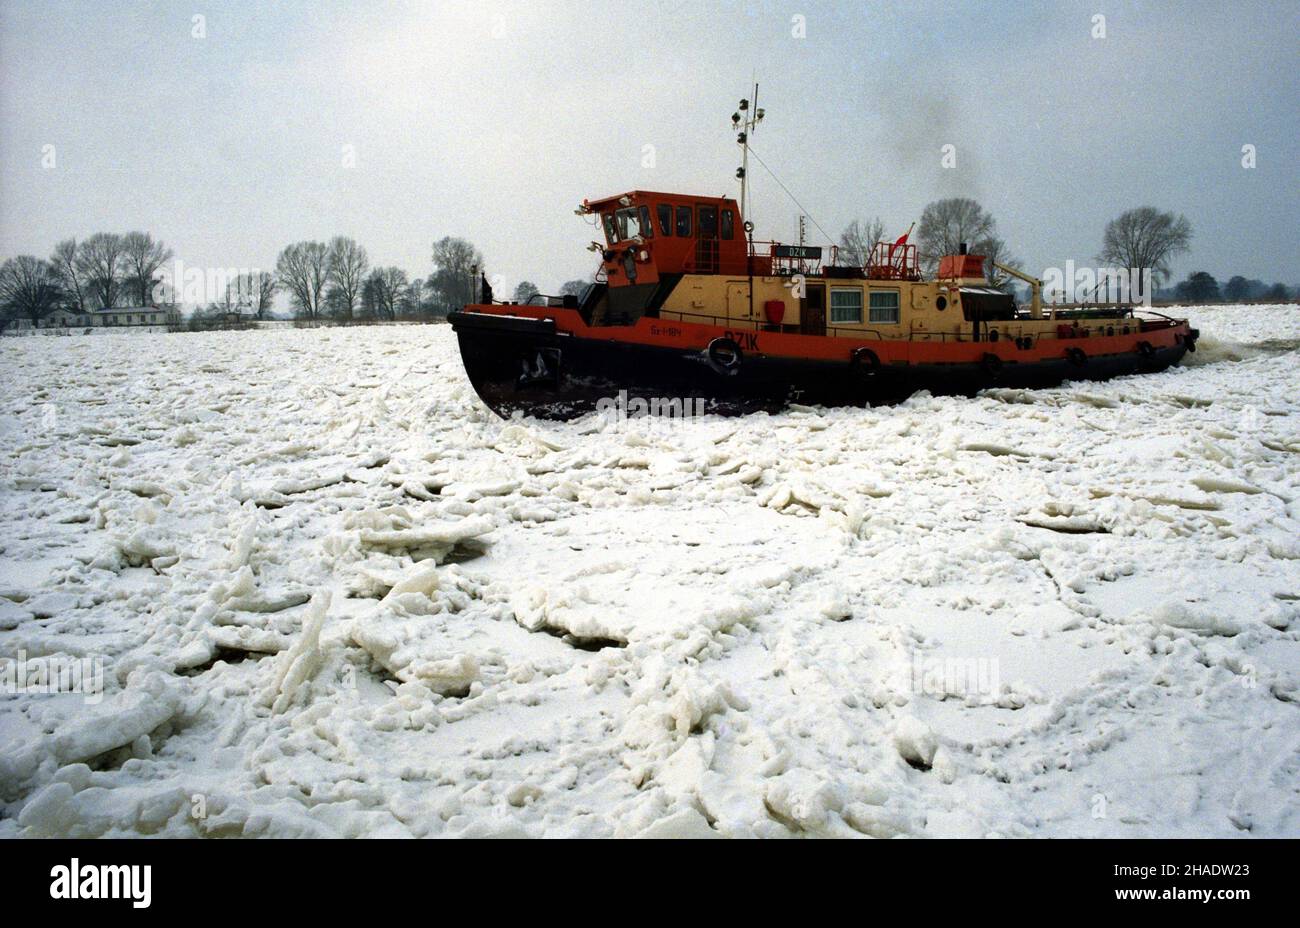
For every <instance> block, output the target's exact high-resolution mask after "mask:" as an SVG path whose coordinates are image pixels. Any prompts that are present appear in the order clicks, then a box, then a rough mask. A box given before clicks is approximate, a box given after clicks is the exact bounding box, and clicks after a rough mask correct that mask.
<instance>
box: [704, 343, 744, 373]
mask: <svg viewBox="0 0 1300 928" xmlns="http://www.w3.org/2000/svg"><path fill="white" fill-rule="evenodd" d="M704 355H705V357H706V358H708V359H709V366H710V367H712V368H713V369H714V370H715V371H717V372H718V373H720V374H729V375H730V374H735V373H736V372H737V371H739V370H740V365H741V362H742V361H743V360H744V355H743V354H742V353H741V350H740V346H739V345H737V344H736V343H735V342H734V341H732V340H731V339H729V338H715V339H714V340H713V341H711V342H709V347H708V348H706V349H705V351H704Z"/></svg>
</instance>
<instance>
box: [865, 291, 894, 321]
mask: <svg viewBox="0 0 1300 928" xmlns="http://www.w3.org/2000/svg"><path fill="white" fill-rule="evenodd" d="M869 318H870V321H872V322H882V323H885V324H890V323H895V322H897V321H898V291H897V290H873V291H872V292H871V310H870V316H869Z"/></svg>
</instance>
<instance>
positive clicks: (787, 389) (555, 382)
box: [452, 313, 1186, 419]
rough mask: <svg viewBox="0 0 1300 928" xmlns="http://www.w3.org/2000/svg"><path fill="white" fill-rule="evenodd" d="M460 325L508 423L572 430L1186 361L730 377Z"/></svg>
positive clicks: (593, 342) (629, 349)
mask: <svg viewBox="0 0 1300 928" xmlns="http://www.w3.org/2000/svg"><path fill="white" fill-rule="evenodd" d="M452 324H453V325H454V326H455V329H456V337H457V338H458V339H459V342H460V353H461V358H462V360H463V362H464V365H465V372H466V373H467V374H468V376H469V379H470V383H472V384H473V386H474V389H475V391H477V393H478V395H479V397H480V398H481V399H482V400H483V402H484V403H486V404H487V405H488V406H489V407H490V408H491V409H492V410H493V411H494V412H495V413H497V415H499V416H501V417H503V418H510V417H511V416H512V415H514V414H516V413H521V414H523V415H528V416H536V417H538V418H543V419H572V418H575V417H577V416H581V415H584V414H586V413H589V412H595V411H600V410H602V409H606V408H611V404H614V403H620V404H627V403H628V402H630V401H633V400H638V401H641V403H632V405H631V407H630V411H631V412H632V413H633V414H635V413H637V412H638V411H640V410H648V409H649V410H652V409H653V408H654V407H655V406H657V407H658V408H659V409H660V410H661V412H663V414H667V415H674V414H676V410H678V409H683V410H687V411H692V410H693V411H695V412H708V413H717V414H723V415H735V414H743V413H748V412H758V411H762V410H767V411H776V410H779V409H781V408H782V407H784V406H786V405H788V404H790V403H800V404H805V405H813V406H865V405H875V404H884V403H892V402H899V401H901V400H904V399H906V398H907V397H908V396H910V395H912V394H913V393H915V392H917V391H919V390H928V391H930V392H931V393H934V394H945V395H964V396H973V395H974V394H975V393H977V392H979V391H980V390H984V389H988V388H990V387H1013V388H1014V387H1023V388H1041V387H1052V386H1057V385H1059V384H1061V383H1064V382H1065V381H1067V380H1107V379H1110V378H1112V377H1119V376H1123V375H1126V374H1137V373H1152V372H1156V371H1161V370H1164V369H1166V368H1168V367H1170V366H1171V365H1174V364H1177V363H1178V361H1179V360H1181V359H1182V356H1183V354H1184V353H1185V351H1186V346H1185V345H1184V344H1181V343H1180V344H1178V345H1176V346H1173V347H1169V348H1162V349H1157V350H1156V351H1155V352H1154V354H1152V355H1151V356H1150V357H1145V358H1144V357H1143V356H1142V355H1140V354H1138V353H1137V352H1132V353H1127V354H1118V355H1102V356H1097V357H1093V358H1089V359H1088V360H1087V362H1086V363H1085V364H1084V365H1082V366H1076V365H1074V364H1072V363H1071V362H1070V361H1068V360H1066V359H1065V358H1062V359H1060V360H1048V361H1037V362H1021V363H1016V362H1007V363H1005V364H1003V365H1002V366H1001V369H1000V370H998V371H996V372H992V371H989V370H987V369H985V368H983V367H981V366H980V365H977V364H908V365H884V366H881V367H880V368H878V369H877V370H876V371H875V372H874V373H870V374H868V373H866V372H864V371H863V370H862V369H860V368H857V367H854V366H853V365H850V364H849V363H847V362H831V361H821V360H812V359H794V358H785V357H773V356H745V357H744V358H743V359H742V362H741V363H740V365H739V368H738V369H737V370H735V371H730V372H726V371H722V370H719V369H717V368H716V367H715V366H714V365H711V364H710V363H709V361H708V359H707V358H706V357H705V355H704V353H703V352H700V351H691V350H681V349H677V348H664V347H658V346H650V345H643V344H635V343H628V342H618V341H610V340H599V339H593V338H579V337H576V336H572V335H567V334H564V333H561V332H559V331H557V330H556V327H555V325H554V323H552V322H549V321H541V320H532V319H519V318H512V317H491V316H484V315H481V314H466V313H455V314H453V317H452ZM602 401H603V403H602ZM678 401H680V402H678ZM642 404H644V405H642ZM652 404H653V405H652ZM623 408H628V407H627V406H626V405H624V406H623Z"/></svg>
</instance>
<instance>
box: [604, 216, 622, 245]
mask: <svg viewBox="0 0 1300 928" xmlns="http://www.w3.org/2000/svg"><path fill="white" fill-rule="evenodd" d="M600 218H601V219H602V220H604V223H605V241H606V242H607V243H609V244H610V245H613V244H614V243H615V242H617V241H618V239H617V238H615V237H614V214H613V213H601V214H600Z"/></svg>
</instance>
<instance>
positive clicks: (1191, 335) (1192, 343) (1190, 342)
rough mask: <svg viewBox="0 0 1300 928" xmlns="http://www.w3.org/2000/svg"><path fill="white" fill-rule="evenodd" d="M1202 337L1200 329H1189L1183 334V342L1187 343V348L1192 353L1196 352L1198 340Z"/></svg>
mask: <svg viewBox="0 0 1300 928" xmlns="http://www.w3.org/2000/svg"><path fill="white" fill-rule="evenodd" d="M1200 337H1201V330H1200V329H1188V331H1187V334H1186V335H1185V336H1183V342H1184V343H1185V344H1186V345H1187V350H1188V351H1190V352H1191V353H1192V354H1195V353H1196V340H1197V339H1198V338H1200Z"/></svg>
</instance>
